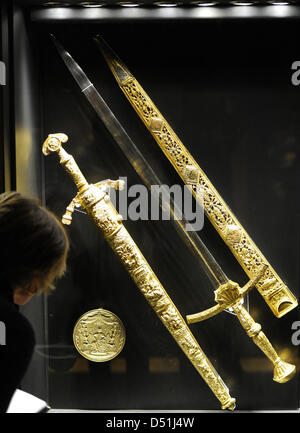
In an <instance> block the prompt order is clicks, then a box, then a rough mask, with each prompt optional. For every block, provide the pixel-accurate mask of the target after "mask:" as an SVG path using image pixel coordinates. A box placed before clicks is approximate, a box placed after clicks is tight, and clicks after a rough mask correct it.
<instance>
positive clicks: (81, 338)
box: [73, 308, 126, 362]
mask: <svg viewBox="0 0 300 433" xmlns="http://www.w3.org/2000/svg"><path fill="white" fill-rule="evenodd" d="M125 338H126V335H125V329H124V325H123V323H122V322H121V320H120V319H119V317H118V316H116V315H115V314H114V313H112V312H111V311H108V310H103V309H102V308H97V309H95V310H90V311H88V312H87V313H84V314H83V315H82V316H81V317H79V319H78V320H77V322H76V324H75V326H74V331H73V342H74V345H75V347H76V349H77V350H78V352H79V353H80V354H81V355H82V356H84V357H85V358H87V359H88V360H90V361H93V362H106V361H110V360H111V359H113V358H115V357H116V356H117V355H119V353H120V352H121V350H122V349H123V347H124V344H125Z"/></svg>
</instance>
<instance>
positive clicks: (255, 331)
mask: <svg viewBox="0 0 300 433" xmlns="http://www.w3.org/2000/svg"><path fill="white" fill-rule="evenodd" d="M266 269H267V265H262V266H261V267H260V269H259V271H258V273H257V275H256V276H255V278H253V279H252V280H250V281H248V283H247V284H246V285H245V286H244V287H242V288H240V287H239V285H238V284H237V283H234V282H233V281H230V280H229V281H228V282H227V283H225V284H222V285H221V286H220V287H219V288H218V289H217V290H215V300H216V301H217V304H216V305H214V306H213V307H211V308H208V309H207V310H204V311H201V312H200V313H197V314H191V315H189V316H186V319H187V323H196V322H200V321H202V320H206V319H208V318H209V317H213V316H215V315H216V314H218V313H220V312H221V311H223V310H225V309H227V308H232V309H233V311H234V313H235V314H236V316H237V318H238V319H239V321H240V323H241V325H242V326H243V328H244V329H245V331H246V332H247V335H248V336H249V337H250V338H252V340H253V342H254V343H255V344H256V345H257V346H258V347H259V348H260V349H261V350H262V352H263V353H264V354H265V355H266V356H267V357H268V358H269V360H270V361H271V362H272V363H273V365H274V375H273V380H274V381H275V382H279V383H284V382H287V381H288V380H290V379H291V378H292V377H293V376H294V374H295V372H296V367H295V366H294V365H293V364H289V363H288V362H285V361H282V359H281V358H280V357H279V356H278V354H277V352H276V351H275V349H274V347H273V346H272V344H271V343H270V341H269V340H268V338H267V337H266V335H265V334H264V333H263V331H262V330H261V325H260V324H259V323H256V322H255V321H254V319H253V318H252V317H251V315H250V314H249V313H248V311H247V310H246V308H244V307H243V305H242V299H243V297H244V296H245V295H246V294H247V293H248V292H249V291H250V290H251V289H252V288H253V287H254V286H255V285H256V284H257V283H258V282H259V280H260V279H261V278H262V276H263V274H264V272H265V271H266Z"/></svg>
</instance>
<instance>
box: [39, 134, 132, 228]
mask: <svg viewBox="0 0 300 433" xmlns="http://www.w3.org/2000/svg"><path fill="white" fill-rule="evenodd" d="M67 141H68V136H67V135H66V134H63V133H55V134H49V135H48V137H47V138H46V140H45V141H44V143H43V147H42V151H43V154H44V155H46V156H47V155H50V153H52V152H56V153H57V154H58V156H59V157H60V164H61V165H63V166H64V168H65V169H66V171H67V172H68V173H69V175H70V176H71V177H72V179H73V180H74V182H75V184H76V186H77V188H78V190H79V192H83V191H84V190H86V189H87V188H89V187H96V188H99V189H101V191H102V192H103V193H106V192H107V191H108V189H109V188H114V189H116V190H122V189H123V188H124V184H125V182H124V181H123V180H111V179H105V180H102V181H100V182H98V183H96V184H94V185H89V184H88V182H87V181H86V179H85V177H84V176H83V174H82V172H81V170H80V168H79V167H78V165H77V163H76V161H75V159H74V158H73V156H72V155H69V154H68V153H67V152H66V151H65V149H64V148H63V147H62V143H66V142H67ZM75 207H80V200H79V194H77V195H76V196H75V197H74V198H73V200H72V201H71V202H70V204H69V205H68V206H67V208H66V212H65V214H64V215H63V217H62V222H63V224H66V225H70V224H71V222H72V214H73V212H74V210H75Z"/></svg>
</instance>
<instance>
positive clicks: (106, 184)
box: [62, 179, 125, 226]
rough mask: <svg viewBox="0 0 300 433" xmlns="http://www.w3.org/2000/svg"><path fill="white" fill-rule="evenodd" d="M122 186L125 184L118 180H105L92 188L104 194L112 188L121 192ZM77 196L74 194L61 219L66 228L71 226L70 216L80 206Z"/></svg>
mask: <svg viewBox="0 0 300 433" xmlns="http://www.w3.org/2000/svg"><path fill="white" fill-rule="evenodd" d="M124 185H125V182H124V181H123V180H120V179H118V180H111V179H105V180H101V181H100V182H97V183H95V184H94V186H96V187H97V188H100V189H101V190H102V191H104V192H106V191H108V189H109V188H114V189H115V190H116V191H121V190H122V189H124ZM78 195H79V194H76V196H75V197H74V198H73V200H72V201H71V202H70V204H69V205H68V206H67V207H66V212H65V214H64V215H63V217H62V223H63V224H65V225H68V226H69V225H71V223H72V215H73V212H74V210H75V208H79V207H80V206H81V205H80V200H79V197H78Z"/></svg>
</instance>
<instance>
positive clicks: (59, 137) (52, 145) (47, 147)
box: [42, 132, 68, 155]
mask: <svg viewBox="0 0 300 433" xmlns="http://www.w3.org/2000/svg"><path fill="white" fill-rule="evenodd" d="M67 141H68V136H67V135H66V134H63V133H60V132H59V133H57V134H49V135H48V137H47V138H46V140H45V141H44V143H43V148H42V151H43V154H44V155H50V153H51V152H57V151H58V150H59V149H60V148H61V146H62V143H66V142H67Z"/></svg>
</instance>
